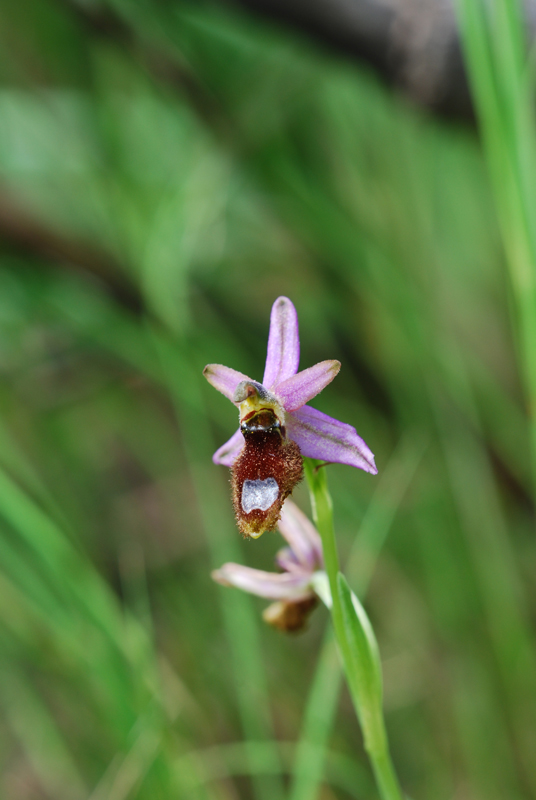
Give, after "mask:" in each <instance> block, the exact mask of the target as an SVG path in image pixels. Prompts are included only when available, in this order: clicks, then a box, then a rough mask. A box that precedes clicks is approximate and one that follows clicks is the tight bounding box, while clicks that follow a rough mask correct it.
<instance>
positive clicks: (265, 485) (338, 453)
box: [204, 297, 377, 538]
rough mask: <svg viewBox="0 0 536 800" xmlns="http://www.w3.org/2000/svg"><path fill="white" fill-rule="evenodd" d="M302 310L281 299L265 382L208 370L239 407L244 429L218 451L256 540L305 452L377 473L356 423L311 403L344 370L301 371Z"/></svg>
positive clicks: (332, 366)
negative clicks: (358, 432) (229, 469)
mask: <svg viewBox="0 0 536 800" xmlns="http://www.w3.org/2000/svg"><path fill="white" fill-rule="evenodd" d="M299 358H300V341H299V335H298V315H297V313H296V309H295V308H294V305H293V304H292V302H291V301H290V300H289V299H288V297H279V298H278V299H277V300H276V301H275V303H274V305H273V307H272V314H271V318H270V333H269V337H268V353H267V357H266V367H265V370H264V378H263V382H262V383H258V382H257V381H254V380H252V379H251V378H249V377H248V376H247V375H244V374H243V373H241V372H237V371H236V370H234V369H231V368H230V367H225V366H223V365H222V364H209V365H208V366H207V367H205V370H204V375H205V377H206V379H207V380H208V381H209V383H210V384H212V386H214V387H215V388H216V389H218V391H220V392H221V393H222V394H224V395H225V397H227V398H228V399H229V400H231V402H232V403H234V404H235V405H236V406H238V408H239V420H240V428H239V430H238V431H237V432H236V433H235V434H234V435H233V436H232V437H231V438H230V439H229V441H228V442H226V443H225V444H224V445H223V446H222V447H220V448H219V449H218V450H217V451H216V453H215V454H214V456H213V461H214V462H215V463H216V464H223V465H225V466H227V467H231V470H232V475H233V477H232V486H233V503H234V507H235V514H236V519H237V524H238V527H239V529H240V530H241V532H242V533H243V534H244V536H251V537H253V538H257V537H258V536H260V535H261V534H262V533H263V532H264V531H266V530H271V529H273V528H274V527H275V525H276V524H277V520H278V518H279V514H280V511H281V507H282V505H283V502H284V500H285V499H286V497H288V496H289V495H290V494H291V492H292V490H293V488H294V486H295V485H296V484H297V483H298V481H300V480H301V478H302V475H303V467H302V459H301V456H308V457H310V458H315V459H319V460H321V461H324V462H327V463H339V464H348V465H350V466H353V467H358V468H359V469H363V470H365V471H366V472H371V473H372V474H376V473H377V469H376V465H375V463H374V456H373V454H372V453H371V451H370V450H369V448H368V447H367V445H366V444H365V442H364V441H363V439H361V437H360V436H358V435H357V432H356V430H355V428H353V427H352V426H351V425H347V424H346V423H345V422H340V421H339V420H336V419H333V418H332V417H328V416H327V415H326V414H323V413H322V412H321V411H317V410H316V409H315V408H312V407H311V406H309V405H307V403H308V401H309V400H312V398H313V397H316V395H317V394H319V393H320V392H321V391H322V389H324V388H325V387H326V386H327V385H328V384H329V383H331V381H332V380H333V378H334V377H335V376H336V375H337V373H338V372H339V369H340V366H341V365H340V362H339V361H335V360H330V361H321V362H320V363H318V364H315V365H314V366H313V367H309V368H308V369H305V370H303V371H302V372H298V363H299Z"/></svg>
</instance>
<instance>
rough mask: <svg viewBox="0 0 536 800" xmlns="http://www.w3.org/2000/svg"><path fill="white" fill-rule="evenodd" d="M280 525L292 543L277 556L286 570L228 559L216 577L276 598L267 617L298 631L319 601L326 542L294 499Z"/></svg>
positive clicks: (287, 507) (279, 562) (284, 627)
mask: <svg viewBox="0 0 536 800" xmlns="http://www.w3.org/2000/svg"><path fill="white" fill-rule="evenodd" d="M278 527H279V530H280V531H281V534H282V535H283V536H284V538H285V539H286V540H287V542H288V544H289V546H288V547H285V548H284V549H283V550H280V551H279V553H278V554H277V556H276V563H277V565H278V567H280V569H281V570H282V572H265V571H264V570H260V569H253V568H251V567H244V566H242V565H241V564H234V563H228V564H224V565H223V566H222V567H221V568H220V569H217V570H214V572H213V573H212V577H213V579H214V580H215V581H217V582H218V583H221V584H223V585H224V586H235V587H236V588H238V589H242V590H243V591H245V592H249V593H250V594H255V595H257V596H258V597H266V598H269V599H270V600H275V601H276V602H274V603H272V604H271V605H270V606H268V607H267V608H266V609H265V611H264V614H263V617H264V619H265V621H266V622H268V623H269V624H270V625H273V626H275V627H276V628H280V629H281V630H285V631H296V630H300V629H301V628H303V626H304V625H305V622H306V620H307V617H308V615H309V613H310V612H311V611H312V609H313V608H314V607H315V606H316V604H317V602H318V598H317V594H316V592H315V588H314V585H315V582H318V575H319V573H321V571H322V570H323V569H324V561H323V557H322V542H321V540H320V536H319V534H318V532H317V530H316V528H315V527H314V526H313V524H312V523H311V522H310V521H309V520H308V518H307V517H306V516H305V514H304V513H303V512H302V511H300V509H299V508H298V507H297V506H296V505H295V504H294V503H293V502H292V500H287V501H286V502H285V504H284V505H283V508H282V511H281V519H280V520H279V524H278ZM315 579H316V580H315Z"/></svg>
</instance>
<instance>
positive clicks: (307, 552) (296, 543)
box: [278, 500, 324, 571]
mask: <svg viewBox="0 0 536 800" xmlns="http://www.w3.org/2000/svg"><path fill="white" fill-rule="evenodd" d="M278 528H279V531H280V532H281V534H282V535H283V536H284V537H285V539H286V540H287V542H288V543H289V545H290V549H291V550H292V552H293V554H294V556H295V557H296V559H297V560H298V561H299V563H300V564H302V565H303V566H304V567H305V568H306V569H308V570H311V571H314V570H316V569H319V568H322V567H323V564H324V560H323V557H322V540H321V538H320V535H319V533H318V531H317V530H316V528H315V526H314V525H313V523H312V522H311V521H310V520H309V519H308V518H307V517H306V516H305V514H304V513H303V511H300V509H299V508H298V506H297V505H296V504H295V503H293V502H292V500H285V503H284V505H283V508H282V509H281V519H280V520H279V523H278Z"/></svg>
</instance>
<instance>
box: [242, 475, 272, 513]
mask: <svg viewBox="0 0 536 800" xmlns="http://www.w3.org/2000/svg"><path fill="white" fill-rule="evenodd" d="M278 496H279V486H278V485H277V481H276V480H275V478H266V480H264V481H261V480H256V481H244V485H243V486H242V508H243V509H244V512H245V513H246V514H249V512H250V511H253V510H254V509H256V508H258V509H259V510H260V511H267V510H268V509H269V508H270V506H271V505H272V503H275V501H276V500H277V498H278Z"/></svg>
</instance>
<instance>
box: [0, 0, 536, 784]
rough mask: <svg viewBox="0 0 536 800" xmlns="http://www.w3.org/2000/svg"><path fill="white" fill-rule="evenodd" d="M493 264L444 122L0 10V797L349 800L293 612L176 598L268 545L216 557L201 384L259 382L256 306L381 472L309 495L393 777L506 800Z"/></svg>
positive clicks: (225, 525)
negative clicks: (288, 334)
mask: <svg viewBox="0 0 536 800" xmlns="http://www.w3.org/2000/svg"><path fill="white" fill-rule="evenodd" d="M503 261H504V256H503V250H502V246H501V243H500V239H499V235H498V230H497V222H496V217H495V212H494V209H493V204H492V200H491V195H490V187H489V183H488V178H487V174H486V169H485V165H484V163H483V158H482V155H481V149H480V145H479V142H478V139H477V136H476V134H475V131H474V130H473V129H472V127H471V126H470V125H468V124H466V123H464V124H462V123H459V122H458V123H456V122H453V121H450V122H446V121H444V120H437V119H434V118H432V117H431V116H429V115H428V114H427V113H426V112H423V111H422V110H419V109H418V108H416V107H414V106H413V105H411V104H410V103H409V102H407V101H406V100H405V99H404V98H403V97H401V96H400V95H399V94H397V93H395V92H393V91H392V90H388V89H387V88H386V87H385V86H383V85H382V84H381V82H380V81H379V79H378V78H377V77H376V76H375V75H374V74H372V73H371V72H370V71H368V70H367V69H366V68H363V67H358V66H356V65H355V64H352V63H350V62H348V61H346V60H344V59H343V58H341V57H338V56H337V55H334V54H333V53H328V52H325V51H323V50H321V49H320V48H318V47H317V46H315V45H314V44H313V43H312V42H311V41H309V40H307V39H305V38H304V37H301V36H300V35H299V34H297V33H289V32H287V31H284V30H283V29H279V28H278V27H276V26H275V25H273V24H271V23H267V22H266V21H261V20H258V19H255V18H253V17H250V16H248V15H247V14H245V12H240V11H238V10H237V9H234V8H231V7H229V8H226V7H224V6H220V5H213V4H210V3H204V2H203V3H195V4H193V3H187V2H183V0H173V2H164V0H161V2H149V0H129V2H126V0H124V1H122V0H115V1H114V2H112V0H110V2H102V3H96V2H95V3H94V2H90V1H89V0H88V1H87V2H80V3H74V2H73V3H71V2H67V1H66V2H60V0H27V1H26V2H25V3H24V4H20V3H18V2H16V0H3V2H2V25H1V28H0V330H1V335H0V407H1V417H0V642H1V646H0V707H1V709H2V714H1V722H0V740H1V743H2V747H1V755H0V762H1V770H0V772H1V777H0V795H1V796H2V797H5V798H9V800H11V799H12V798H13V799H14V800H44V799H45V798H48V799H50V800H79V798H88V799H89V798H90V799H91V800H126V798H139V800H142V799H144V798H151V800H160V799H162V800H167V798H179V797H180V798H183V797H184V798H187V797H192V798H202V799H203V800H213V799H215V800H220V798H221V800H234V799H235V798H250V797H251V798H253V797H254V798H259V800H278V798H282V797H284V796H288V797H292V798H293V800H298V799H299V800H306V798H311V800H312V798H314V797H316V796H318V797H321V798H323V799H324V800H329V799H330V798H346V797H354V798H359V799H360V800H365V799H366V798H374V797H375V796H376V794H375V789H374V787H373V783H372V781H371V776H370V773H369V769H368V767H367V762H366V758H365V756H364V753H363V749H362V742H361V738H360V733H359V730H358V727H357V724H356V721H355V718H354V715H353V711H352V708H351V704H350V701H349V698H348V696H347V695H346V693H345V692H342V694H341V695H340V698H339V694H338V689H339V674H338V668H337V663H336V656H335V655H334V653H333V649H332V643H331V642H330V640H329V639H328V640H327V643H325V642H324V643H323V637H324V630H325V627H326V623H327V615H326V613H325V611H324V610H319V611H317V612H316V613H315V615H313V617H312V618H311V623H310V625H309V628H308V630H307V631H306V632H305V633H304V634H303V635H301V636H299V637H284V636H283V635H281V634H279V633H278V632H276V631H274V630H271V629H269V628H267V627H266V626H263V624H262V623H261V622H260V612H261V610H262V607H263V603H262V602H261V601H257V600H253V599H251V598H249V597H247V596H244V595H241V594H240V593H239V592H236V591H234V590H230V589H227V590H225V589H222V588H221V587H217V586H215V585H213V584H212V582H211V579H210V570H211V568H213V567H217V566H220V565H221V563H223V561H225V560H238V561H243V562H245V563H248V564H250V565H251V566H258V567H261V568H265V569H270V568H271V565H272V563H273V556H274V554H275V552H276V551H277V549H278V547H279V546H280V538H279V535H278V534H269V535H266V536H264V537H263V538H262V539H261V540H260V541H259V542H256V543H254V544H251V543H244V542H242V541H241V540H240V538H239V535H238V533H237V531H236V529H235V527H234V523H233V518H232V510H231V505H230V502H229V497H228V491H229V490H228V484H227V481H228V475H227V474H226V470H225V469H224V468H222V467H215V466H213V465H212V463H211V454H212V452H213V450H214V449H215V448H216V447H217V446H219V445H220V444H221V443H222V442H223V441H225V440H226V439H227V438H228V437H229V436H230V434H231V433H232V431H233V430H234V429H235V426H236V419H235V416H236V412H235V411H234V409H233V408H232V406H231V405H230V404H229V403H228V402H227V401H226V400H225V399H224V398H223V397H221V396H220V395H218V394H217V393H216V392H214V391H213V390H212V389H211V388H210V387H208V386H205V385H204V381H203V378H202V375H201V373H202V369H203V367H204V366H205V364H206V363H207V362H219V363H223V364H228V365H230V366H233V367H234V368H236V369H238V370H240V371H243V372H245V373H246V374H250V375H252V376H254V377H257V378H260V377H262V369H263V365H264V355H265V347H266V337H267V331H268V320H269V312H270V308H271V305H272V302H273V300H274V299H275V298H276V297H277V296H278V295H281V294H285V295H288V296H289V297H290V298H291V299H292V300H293V301H294V303H295V305H296V306H297V309H298V313H299V316H300V325H301V338H302V360H301V364H302V367H306V366H309V365H311V364H313V363H316V362H317V361H320V360H322V359H326V358H338V359H340V360H341V361H342V364H343V367H342V371H341V374H340V376H339V377H338V378H337V380H336V382H335V383H334V384H333V385H332V386H330V387H329V389H328V390H326V392H325V393H324V394H323V395H322V396H321V397H320V398H318V401H317V407H319V408H320V409H321V410H323V411H325V412H327V413H329V414H332V415H333V416H335V417H338V418H341V419H343V420H346V421H347V422H350V423H352V424H353V425H355V426H356V427H357V429H358V431H359V433H360V434H361V435H362V436H363V437H364V438H365V440H366V441H367V443H368V444H369V445H370V447H371V448H372V450H373V452H374V453H375V454H376V461H377V464H378V467H379V470H380V474H379V476H378V478H373V477H371V476H369V475H366V474H364V473H360V472H357V471H354V470H351V469H349V468H346V467H342V466H337V465H336V466H332V467H330V468H329V477H330V483H331V487H332V491H333V496H334V504H335V515H336V525H337V535H338V539H339V542H340V547H341V551H342V554H343V557H344V558H345V559H346V560H347V563H348V570H349V575H350V577H351V583H352V585H353V586H354V588H356V590H358V591H359V592H360V594H361V596H363V595H364V593H365V591H366V590H367V589H368V593H367V597H366V605H367V608H368V610H369V613H370V615H371V618H372V619H373V622H374V624H375V627H376V630H377V635H378V639H379V642H380V648H381V652H382V656H383V660H384V664H383V666H384V674H385V707H386V715H387V727H388V730H389V735H390V740H391V748H392V754H393V760H394V762H395V765H396V767H397V770H398V772H399V775H400V778H401V782H402V784H403V786H404V787H405V789H406V791H407V792H408V794H409V795H410V796H411V797H413V798H415V799H416V800H417V798H423V799H424V798H434V799H435V798H456V799H457V800H476V799H477V798H482V800H484V798H485V800H495V798H497V800H498V799H499V798H501V800H504V798H508V800H516V799H517V798H529V797H534V796H535V795H536V767H535V765H534V752H536V729H535V726H534V719H535V712H536V707H535V706H536V704H535V699H536V655H535V643H534V635H533V631H534V617H535V613H536V591H535V584H534V574H535V568H536V542H535V539H534V531H533V516H534V508H533V496H532V491H531V477H530V455H529V451H528V437H529V433H528V422H527V412H526V409H525V408H524V404H523V399H522V391H521V381H520V378H519V374H518V370H517V367H516V357H515V342H514V340H513V338H514V337H513V333H512V331H513V326H512V324H511V321H510V306H511V299H510V290H509V285H508V281H507V279H506V276H505V270H504V263H503ZM296 499H297V502H298V503H299V504H300V505H301V506H302V508H304V509H305V510H309V507H308V501H307V497H306V493H305V490H304V489H303V488H301V489H300V490H298V492H297V493H296ZM319 652H322V654H323V656H322V659H321V660H320V666H319V667H318V669H317V667H316V664H317V656H318V654H319ZM304 714H305V717H304ZM304 719H305V722H304V721H303V720H304Z"/></svg>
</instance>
